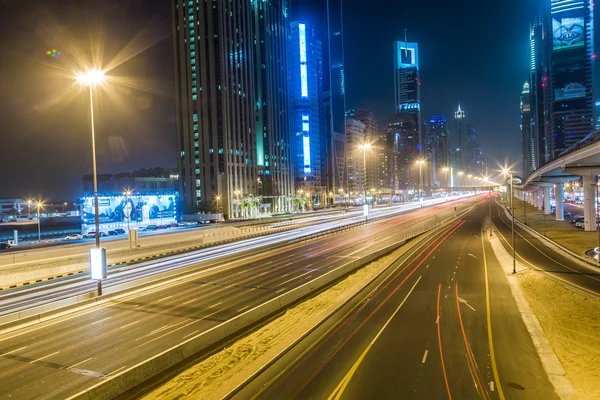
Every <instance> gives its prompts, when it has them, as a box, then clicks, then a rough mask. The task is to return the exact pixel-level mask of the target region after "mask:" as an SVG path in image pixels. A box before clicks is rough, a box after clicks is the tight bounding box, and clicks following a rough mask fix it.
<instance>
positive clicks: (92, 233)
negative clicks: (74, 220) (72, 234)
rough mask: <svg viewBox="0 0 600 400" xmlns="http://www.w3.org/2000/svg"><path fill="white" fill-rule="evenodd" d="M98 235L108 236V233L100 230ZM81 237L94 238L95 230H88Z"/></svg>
mask: <svg viewBox="0 0 600 400" xmlns="http://www.w3.org/2000/svg"><path fill="white" fill-rule="evenodd" d="M100 236H101V237H102V236H108V233H106V232H100ZM83 237H84V238H85V239H90V238H95V237H96V231H89V232H88V233H86V234H85V235H83Z"/></svg>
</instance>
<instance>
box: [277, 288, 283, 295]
mask: <svg viewBox="0 0 600 400" xmlns="http://www.w3.org/2000/svg"><path fill="white" fill-rule="evenodd" d="M284 290H285V288H281V289H279V290H278V291H276V292H275V294H277V293H281V292H283V291H284Z"/></svg>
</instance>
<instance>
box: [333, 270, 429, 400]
mask: <svg viewBox="0 0 600 400" xmlns="http://www.w3.org/2000/svg"><path fill="white" fill-rule="evenodd" d="M421 278H422V276H419V278H418V279H417V281H416V282H415V284H414V285H413V286H412V288H410V290H409V291H408V293H407V294H406V296H405V297H404V299H403V300H402V302H401V303H400V305H399V306H398V308H396V310H395V311H394V313H393V314H392V315H391V316H390V318H388V320H387V321H386V322H385V324H384V325H383V326H382V327H381V329H380V330H379V332H377V335H375V337H374V338H373V340H371V342H370V343H369V345H368V346H367V348H366V349H365V350H364V351H363V353H362V354H361V355H360V357H359V358H358V360H356V362H355V363H354V365H353V366H352V368H350V371H348V373H347V374H346V376H345V377H344V379H342V380H341V381H340V383H339V384H338V386H337V387H336V388H335V390H334V391H333V393H331V395H330V396H329V398H328V400H339V399H340V398H341V397H342V394H343V393H344V390H346V387H347V386H348V383H350V380H351V379H352V376H353V375H354V374H355V373H356V370H357V369H358V367H359V366H360V364H361V363H362V362H363V360H364V359H365V357H366V356H367V353H368V352H369V350H371V347H373V345H374V344H375V342H376V341H377V339H378V338H379V336H381V334H382V333H383V331H384V330H385V328H387V326H388V325H389V324H390V322H392V319H394V317H395V316H396V315H397V314H398V312H399V311H400V309H401V308H402V306H403V305H404V303H405V302H406V300H408V297H409V296H410V295H411V294H412V292H413V290H415V287H417V284H418V283H419V281H420V280H421Z"/></svg>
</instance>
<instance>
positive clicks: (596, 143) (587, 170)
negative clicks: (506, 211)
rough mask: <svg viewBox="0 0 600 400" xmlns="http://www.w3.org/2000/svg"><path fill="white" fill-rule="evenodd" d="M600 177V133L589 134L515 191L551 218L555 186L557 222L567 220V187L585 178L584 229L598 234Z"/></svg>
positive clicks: (516, 186)
mask: <svg viewBox="0 0 600 400" xmlns="http://www.w3.org/2000/svg"><path fill="white" fill-rule="evenodd" d="M598 175H600V131H597V132H594V133H592V134H590V135H589V136H588V137H586V138H584V139H583V140H582V141H581V142H579V143H577V144H576V145H575V146H573V147H571V148H570V149H568V150H567V151H565V152H564V153H562V154H561V155H560V156H559V157H557V158H556V159H554V160H552V161H550V162H549V163H547V164H545V165H544V166H542V167H540V168H538V169H536V170H535V171H534V172H532V173H531V174H530V175H529V176H528V177H527V178H526V179H525V180H524V181H523V183H522V184H521V185H516V184H515V187H514V189H515V190H516V191H517V192H518V193H519V194H520V198H521V199H522V200H524V201H527V202H529V203H530V204H531V205H534V206H537V207H538V209H539V210H544V212H545V213H546V214H550V213H551V210H550V188H551V187H552V186H554V185H555V187H556V190H555V196H556V220H560V221H562V220H564V215H563V213H564V207H563V192H564V183H565V182H568V181H573V180H576V179H579V178H583V194H584V197H583V212H584V215H583V216H584V222H585V223H584V229H585V230H586V231H595V230H596V224H595V223H594V221H595V220H596V206H595V204H596V195H597V193H596V187H597V182H598V181H597V176H598Z"/></svg>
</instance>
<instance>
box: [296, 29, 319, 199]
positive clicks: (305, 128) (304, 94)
mask: <svg viewBox="0 0 600 400" xmlns="http://www.w3.org/2000/svg"><path fill="white" fill-rule="evenodd" d="M288 67H289V74H288V75H289V77H290V82H291V84H290V101H291V107H290V113H291V117H292V155H293V158H294V161H295V163H294V164H295V181H296V187H297V188H300V187H302V188H304V190H305V191H308V192H310V193H315V194H318V193H321V196H320V197H321V199H322V200H323V201H324V200H325V193H326V189H327V185H326V179H325V174H324V171H323V162H324V161H325V151H324V149H323V148H322V146H323V145H324V144H325V143H322V141H323V137H324V136H326V130H325V125H324V122H325V121H324V119H325V109H324V102H323V55H322V46H321V41H319V40H317V39H316V38H315V33H314V30H313V29H312V28H311V26H310V25H308V24H306V23H304V22H293V23H292V24H291V30H290V44H289V64H288Z"/></svg>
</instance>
